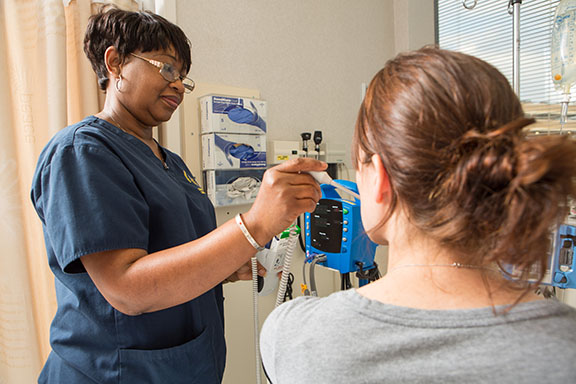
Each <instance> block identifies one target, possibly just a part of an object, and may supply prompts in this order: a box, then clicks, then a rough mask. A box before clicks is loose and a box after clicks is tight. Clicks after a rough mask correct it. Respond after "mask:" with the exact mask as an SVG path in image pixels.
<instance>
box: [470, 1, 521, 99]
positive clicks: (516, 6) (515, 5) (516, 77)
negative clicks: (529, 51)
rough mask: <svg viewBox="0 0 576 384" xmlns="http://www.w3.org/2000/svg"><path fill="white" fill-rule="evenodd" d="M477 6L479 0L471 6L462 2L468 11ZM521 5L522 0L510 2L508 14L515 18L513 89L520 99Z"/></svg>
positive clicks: (472, 2)
mask: <svg viewBox="0 0 576 384" xmlns="http://www.w3.org/2000/svg"><path fill="white" fill-rule="evenodd" d="M477 4H478V0H472V1H471V3H470V4H468V3H467V0H462V6H463V7H464V8H466V9H468V10H472V9H474V7H476V5H477ZM520 5H522V0H509V1H508V13H509V14H511V15H513V16H514V19H513V27H512V28H513V31H514V42H513V50H512V60H513V66H512V88H513V89H514V92H515V93H516V96H518V97H520Z"/></svg>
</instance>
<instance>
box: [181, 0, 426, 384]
mask: <svg viewBox="0 0 576 384" xmlns="http://www.w3.org/2000/svg"><path fill="white" fill-rule="evenodd" d="M176 22H177V23H178V24H179V25H180V26H181V27H182V29H183V30H184V32H185V33H186V35H187V36H188V37H189V38H190V40H191V42H192V62H193V65H192V69H191V71H190V77H191V78H193V79H194V80H196V81H197V82H199V83H202V84H221V85H225V86H229V87H236V88H240V89H241V88H246V89H255V90H258V91H259V92H260V95H261V97H262V98H263V99H265V100H267V101H268V103H269V110H268V114H269V122H268V129H269V131H268V140H298V141H299V140H300V133H301V132H304V131H309V132H312V131H314V130H321V131H323V134H324V142H325V143H326V145H327V149H328V150H329V149H330V147H331V146H336V147H344V148H346V150H347V152H348V153H347V158H348V159H349V158H350V141H351V138H352V132H353V127H354V122H355V119H356V114H357V111H358V107H359V105H360V102H361V99H362V83H368V82H369V81H370V80H371V78H372V76H373V75H374V74H375V73H376V72H377V71H378V70H379V69H380V68H381V67H382V66H383V65H384V63H385V62H386V60H388V59H390V58H391V57H393V56H394V54H395V53H397V52H398V51H401V50H406V49H413V48H419V47H420V46H422V45H425V44H431V43H433V42H434V14H433V0H290V1H286V0H284V1H280V0H245V1H237V0H219V1H208V0H205V1H200V0H194V1H189V0H177V1H176ZM190 96H192V97H194V98H196V97H199V96H201V95H200V94H198V95H195V94H192V95H190ZM190 96H189V97H190ZM191 105H192V106H191ZM193 105H194V103H191V102H187V103H186V104H185V105H184V108H193ZM189 115H190V114H189V113H187V111H182V112H181V116H189ZM182 123H183V124H184V125H185V127H184V130H183V131H182V132H181V134H182V137H184V136H186V135H188V136H190V135H192V134H194V135H197V134H198V133H197V131H196V129H195V128H194V127H192V126H191V125H194V124H197V123H195V122H190V121H186V119H182ZM183 142H186V143H187V142H189V137H185V140H183ZM184 146H185V145H184V143H182V145H181V147H180V148H173V149H175V150H177V151H178V152H180V153H183V154H186V153H187V151H186V150H185V148H184ZM199 149H200V148H199V147H198V150H199ZM187 157H189V158H186V161H187V162H188V164H189V166H190V168H191V169H192V170H194V171H195V173H198V172H199V171H198V170H199V169H200V167H199V164H197V162H198V159H199V157H197V156H190V155H188V156H187ZM347 165H348V167H349V168H350V170H349V171H350V179H352V180H353V179H354V174H353V170H352V167H351V163H350V161H349V160H348V162H347ZM198 176H199V175H198ZM247 208H248V207H246V206H241V207H236V208H228V209H226V208H218V209H217V216H218V220H219V222H222V221H224V220H227V219H229V218H231V217H233V215H234V214H235V213H236V212H240V211H243V210H246V209H247ZM385 251H386V250H385V249H381V250H379V256H378V259H379V260H380V262H381V263H382V264H383V265H385V253H386V252H385ZM302 263H303V253H302V252H301V251H300V250H297V252H296V254H295V257H294V261H293V267H292V271H293V273H294V274H295V276H296V277H295V286H294V291H295V295H297V296H300V289H299V286H300V283H301V282H302V273H301V270H302ZM317 270H319V271H318V273H319V279H318V280H319V283H318V284H319V294H320V296H325V295H328V294H329V293H330V292H333V291H334V290H335V289H338V287H339V278H338V276H337V275H336V274H335V273H333V272H331V271H327V270H322V268H317ZM251 292H252V289H251V284H250V283H248V282H241V283H235V284H228V285H227V286H225V295H226V302H225V306H226V335H227V340H228V362H227V367H226V374H225V378H224V382H225V383H229V384H231V383H234V384H243V383H246V384H248V383H255V382H256V381H255V358H254V352H253V351H254V343H253V332H252V327H253V322H252V296H251ZM274 299H275V298H274V297H271V296H269V297H264V298H261V299H260V300H259V305H260V311H259V314H260V320H261V322H262V321H263V320H264V318H265V317H266V316H267V314H268V313H269V312H270V310H271V309H272V308H273V304H274ZM264 381H265V380H264Z"/></svg>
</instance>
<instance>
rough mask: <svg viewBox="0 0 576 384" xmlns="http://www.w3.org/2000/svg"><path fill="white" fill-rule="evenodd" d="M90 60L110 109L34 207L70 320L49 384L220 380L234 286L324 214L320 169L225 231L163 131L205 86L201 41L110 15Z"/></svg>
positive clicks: (267, 184) (151, 17)
mask: <svg viewBox="0 0 576 384" xmlns="http://www.w3.org/2000/svg"><path fill="white" fill-rule="evenodd" d="M84 50H85V52H86V54H87V56H88V58H89V60H90V62H91V64H92V67H93V68H94V70H95V72H96V73H97V75H98V81H99V84H100V87H101V89H102V90H104V91H105V92H106V102H105V105H104V108H103V109H102V111H100V112H99V113H98V114H96V115H95V116H90V117H87V118H86V119H84V120H82V121H81V122H79V123H77V124H74V125H72V126H69V127H67V128H65V129H63V130H62V131H60V132H59V133H58V134H56V135H55V136H54V138H53V139H52V140H51V141H50V142H49V143H48V145H47V146H46V148H45V149H44V151H43V152H42V154H41V156H40V159H39V162H38V166H37V170H36V173H35V176H34V180H33V186H32V192H31V197H32V201H33V203H34V206H35V208H36V211H37V213H38V215H39V217H40V219H41V220H42V223H43V227H44V234H45V241H46V248H47V253H48V260H49V263H50V267H51V269H52V271H53V273H54V275H55V277H56V279H55V281H56V293H57V298H58V311H57V313H56V316H55V318H54V321H53V323H52V327H51V337H50V342H51V345H52V352H51V354H50V356H49V357H48V360H47V362H46V365H45V366H44V369H43V370H42V373H41V375H40V378H39V382H41V383H202V384H210V383H219V382H221V380H222V375H223V371H224V364H225V359H226V356H225V355H226V346H225V341H224V323H223V318H224V317H223V296H222V285H221V283H222V282H223V281H226V280H237V279H249V278H251V275H250V272H249V268H248V267H247V262H248V261H249V260H250V258H251V257H252V256H253V255H254V254H255V252H256V248H257V247H259V246H260V245H263V244H266V243H267V242H268V241H269V240H270V239H271V238H272V237H273V236H274V235H275V234H277V233H279V232H281V231H282V230H283V229H285V228H287V227H288V226H289V225H290V224H291V223H292V222H293V221H294V220H295V219H296V217H297V216H298V215H300V214H301V213H303V212H305V211H309V212H310V211H312V210H314V208H315V206H316V202H317V201H318V199H319V198H320V190H319V187H318V185H317V184H316V182H315V181H314V180H313V179H312V178H311V177H310V176H309V175H307V174H305V173H301V172H303V171H307V170H323V169H324V168H325V164H324V163H321V162H318V161H314V160H311V159H300V160H299V161H294V162H289V163H285V164H282V165H280V166H278V167H275V168H272V169H270V170H268V171H267V172H266V174H265V176H264V180H263V183H262V186H261V189H260V192H259V195H258V198H257V200H256V202H255V203H254V204H253V206H252V207H251V209H250V210H249V211H248V212H246V213H244V214H243V215H242V216H240V217H238V218H237V219H236V220H230V221H229V222H227V223H225V224H224V225H222V226H220V227H218V228H216V220H215V215H214V209H213V206H212V204H211V203H210V201H209V200H208V198H207V197H206V195H205V193H204V192H203V191H202V189H201V188H200V186H199V185H198V183H197V182H196V180H195V178H194V176H193V175H192V174H191V173H190V171H189V170H188V168H187V167H186V165H185V164H184V162H183V161H182V159H181V158H180V157H178V155H176V154H174V153H172V152H170V151H169V150H167V149H165V148H162V147H161V146H160V145H159V144H158V143H157V142H156V141H155V140H154V139H153V137H152V128H153V127H154V126H157V125H158V124H160V123H162V122H165V121H167V120H169V119H170V117H171V116H172V114H173V113H174V111H175V110H176V108H177V107H178V105H179V104H180V103H181V102H182V98H183V96H184V94H185V93H186V92H190V91H192V90H193V87H194V83H193V82H192V81H191V80H190V79H188V78H186V74H187V73H188V71H189V69H190V65H191V59H190V46H189V41H188V39H187V38H186V36H185V35H184V33H183V32H182V30H181V29H180V28H178V27H177V26H176V25H174V24H171V23H170V22H168V21H167V20H165V19H163V18H162V17H160V16H157V15H155V14H152V13H147V12H126V11H122V10H118V9H116V8H107V9H105V10H104V11H103V12H100V13H99V14H97V15H95V16H93V17H92V18H91V19H90V22H89V25H88V28H87V31H86V37H85V40H84Z"/></svg>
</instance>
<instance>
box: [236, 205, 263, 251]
mask: <svg viewBox="0 0 576 384" xmlns="http://www.w3.org/2000/svg"><path fill="white" fill-rule="evenodd" d="M236 224H238V226H239V227H240V230H241V231H242V233H243V234H244V237H246V240H248V242H249V243H250V244H251V245H252V246H253V247H254V248H256V250H257V251H258V252H260V251H263V250H264V247H262V246H260V244H258V243H257V242H256V240H254V238H253V237H252V235H251V234H250V232H248V228H246V225H245V224H244V221H243V220H242V216H240V214H237V215H236Z"/></svg>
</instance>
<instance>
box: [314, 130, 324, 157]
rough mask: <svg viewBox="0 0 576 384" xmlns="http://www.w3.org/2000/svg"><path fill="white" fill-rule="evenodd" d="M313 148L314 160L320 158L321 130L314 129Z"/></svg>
mask: <svg viewBox="0 0 576 384" xmlns="http://www.w3.org/2000/svg"><path fill="white" fill-rule="evenodd" d="M313 140H314V150H315V151H316V160H319V159H320V144H321V143H322V131H314V138H313Z"/></svg>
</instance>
